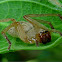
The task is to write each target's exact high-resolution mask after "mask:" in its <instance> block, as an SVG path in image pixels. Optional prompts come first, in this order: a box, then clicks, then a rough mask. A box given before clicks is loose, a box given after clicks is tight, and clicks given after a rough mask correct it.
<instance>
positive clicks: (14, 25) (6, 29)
mask: <svg viewBox="0 0 62 62" xmlns="http://www.w3.org/2000/svg"><path fill="white" fill-rule="evenodd" d="M16 26H17V22H14V23H12V24H11V25H9V26H8V27H7V28H5V29H4V30H3V31H2V32H1V33H2V35H3V36H4V38H5V39H6V40H7V41H8V43H9V47H8V50H9V49H10V47H11V42H10V40H9V39H8V37H7V36H6V34H5V33H6V32H7V31H8V30H9V29H10V28H11V27H16Z"/></svg>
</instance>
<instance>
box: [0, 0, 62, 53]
mask: <svg viewBox="0 0 62 62" xmlns="http://www.w3.org/2000/svg"><path fill="white" fill-rule="evenodd" d="M52 3H53V2H52ZM55 6H56V5H55ZM55 8H56V7H54V6H53V4H51V3H49V1H48V0H45V1H44V0H38V1H35V0H3V1H0V19H6V18H14V19H16V20H17V21H25V20H24V19H23V16H24V15H26V14H62V10H61V9H62V8H60V9H57V10H56V9H55ZM38 19H42V20H46V21H50V22H51V23H52V24H53V26H54V27H55V29H57V30H60V31H61V32H62V28H61V27H62V21H60V18H59V17H41V18H40V17H38ZM10 24H11V21H10V22H4V23H3V22H1V23H0V53H7V52H12V51H16V50H43V49H47V48H51V47H55V46H57V45H58V44H59V43H60V42H62V37H61V36H60V35H59V34H58V33H52V34H51V36H52V40H51V42H50V43H47V44H46V45H43V44H40V46H39V47H36V45H35V44H27V43H24V42H23V41H22V40H20V39H19V38H14V37H12V36H10V35H8V34H7V36H8V38H9V39H10V41H11V43H12V45H11V49H10V50H9V51H8V46H9V44H8V43H7V41H6V39H5V38H4V37H3V36H2V34H1V31H2V30H3V29H4V28H6V27H7V26H8V25H10ZM44 25H45V26H47V27H48V28H49V29H50V26H49V25H47V24H44Z"/></svg>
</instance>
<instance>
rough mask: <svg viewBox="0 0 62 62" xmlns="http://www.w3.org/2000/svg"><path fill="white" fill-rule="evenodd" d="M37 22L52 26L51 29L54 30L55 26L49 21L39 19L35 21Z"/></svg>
mask: <svg viewBox="0 0 62 62" xmlns="http://www.w3.org/2000/svg"><path fill="white" fill-rule="evenodd" d="M35 20H36V21H38V22H40V23H47V24H49V25H50V27H51V29H54V27H53V25H52V24H51V22H49V21H44V20H37V19H35Z"/></svg>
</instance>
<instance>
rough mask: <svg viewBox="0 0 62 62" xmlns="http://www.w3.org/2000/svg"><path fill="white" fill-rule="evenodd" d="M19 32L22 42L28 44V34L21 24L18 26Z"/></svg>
mask: <svg viewBox="0 0 62 62" xmlns="http://www.w3.org/2000/svg"><path fill="white" fill-rule="evenodd" d="M17 32H18V37H19V38H20V39H21V40H24V42H25V43H28V39H27V34H26V33H25V31H24V28H23V26H22V25H21V24H20V23H19V24H18V26H17Z"/></svg>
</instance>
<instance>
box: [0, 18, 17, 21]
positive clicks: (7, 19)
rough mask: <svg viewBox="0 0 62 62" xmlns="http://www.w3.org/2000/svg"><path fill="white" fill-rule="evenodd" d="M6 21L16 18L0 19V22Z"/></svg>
mask: <svg viewBox="0 0 62 62" xmlns="http://www.w3.org/2000/svg"><path fill="white" fill-rule="evenodd" d="M8 21H13V22H16V20H15V19H12V18H8V19H2V20H0V22H8Z"/></svg>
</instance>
